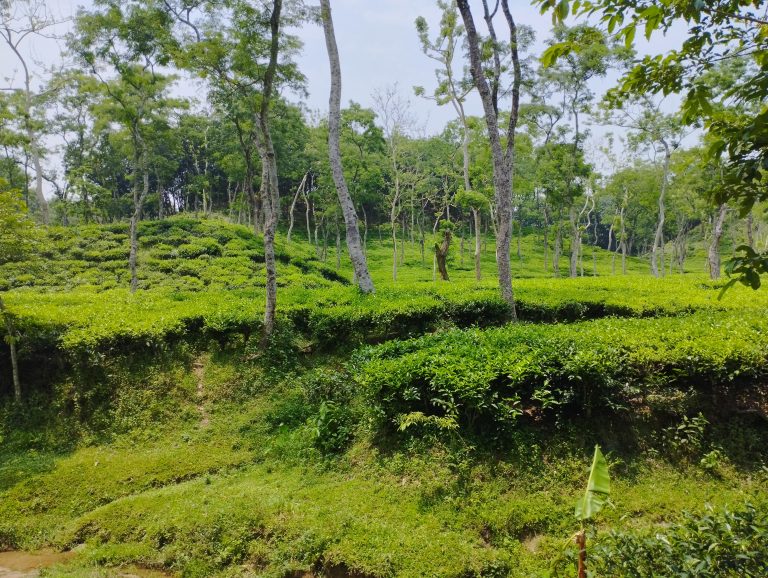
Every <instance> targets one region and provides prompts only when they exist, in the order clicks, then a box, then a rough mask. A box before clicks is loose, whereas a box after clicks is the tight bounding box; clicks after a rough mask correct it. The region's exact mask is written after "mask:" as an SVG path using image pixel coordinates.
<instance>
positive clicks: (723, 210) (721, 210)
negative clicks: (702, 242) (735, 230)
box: [708, 203, 728, 279]
mask: <svg viewBox="0 0 768 578" xmlns="http://www.w3.org/2000/svg"><path fill="white" fill-rule="evenodd" d="M727 214H728V205H726V204H725V203H723V204H722V205H720V206H719V207H718V209H717V216H716V217H715V222H714V225H713V227H712V240H711V241H710V244H709V253H708V256H709V277H710V279H719V278H720V239H721V238H722V236H723V225H724V224H725V216H726V215H727Z"/></svg>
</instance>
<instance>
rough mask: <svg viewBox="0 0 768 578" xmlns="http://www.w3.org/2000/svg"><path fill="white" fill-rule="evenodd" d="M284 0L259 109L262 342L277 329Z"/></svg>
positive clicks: (274, 23)
mask: <svg viewBox="0 0 768 578" xmlns="http://www.w3.org/2000/svg"><path fill="white" fill-rule="evenodd" d="M282 4H283V3H282V0H273V4H272V14H271V17H270V20H269V24H270V32H271V34H270V50H269V63H268V64H267V70H266V72H265V73H264V92H263V94H262V98H261V107H260V110H259V131H258V132H257V135H258V138H257V139H256V144H257V147H258V149H259V156H260V157H261V165H262V170H261V200H262V203H263V204H264V268H265V269H266V273H267V283H266V299H265V303H264V333H263V336H262V344H263V345H266V343H267V340H268V339H269V337H270V336H271V335H272V332H273V331H274V329H275V314H276V311H277V264H276V261H275V234H276V232H277V221H278V219H279V217H280V197H279V189H278V182H277V159H276V157H275V148H274V145H273V143H272V132H271V129H270V126H269V108H270V104H271V100H272V91H273V90H272V86H273V82H274V78H275V72H276V70H277V57H278V49H279V33H280V11H281V9H282Z"/></svg>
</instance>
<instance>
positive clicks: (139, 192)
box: [128, 127, 149, 293]
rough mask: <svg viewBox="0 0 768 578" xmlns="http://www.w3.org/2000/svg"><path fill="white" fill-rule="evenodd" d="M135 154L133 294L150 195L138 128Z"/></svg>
mask: <svg viewBox="0 0 768 578" xmlns="http://www.w3.org/2000/svg"><path fill="white" fill-rule="evenodd" d="M134 130H135V131H136V132H135V134H134V153H133V162H134V169H133V214H132V215H131V223H130V243H131V249H130V253H129V254H128V268H129V269H130V272H131V293H135V292H136V289H138V287H139V276H138V271H137V261H138V254H139V239H138V229H139V220H140V219H141V209H142V207H143V205H144V199H145V198H146V196H147V194H148V193H149V170H148V168H147V158H146V155H147V151H146V148H145V145H144V141H143V139H142V137H141V135H139V134H138V127H136V128H135V129H134ZM139 174H143V187H142V185H141V183H140V182H139Z"/></svg>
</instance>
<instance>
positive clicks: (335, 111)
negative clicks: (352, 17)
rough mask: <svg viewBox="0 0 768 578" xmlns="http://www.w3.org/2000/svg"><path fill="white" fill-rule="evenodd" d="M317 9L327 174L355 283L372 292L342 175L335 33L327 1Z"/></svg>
mask: <svg viewBox="0 0 768 578" xmlns="http://www.w3.org/2000/svg"><path fill="white" fill-rule="evenodd" d="M320 9H321V11H322V15H321V16H322V20H323V31H324V33H325V45H326V48H327V50H328V60H329V63H330V67H331V94H330V97H329V101H328V155H329V160H330V163H331V173H332V175H333V182H334V184H335V185H336V193H337V194H338V197H339V204H340V205H341V212H342V214H343V215H344V225H345V227H346V231H347V235H346V239H347V249H348V250H349V258H350V260H351V261H352V267H353V269H354V271H355V280H356V281H357V286H358V287H359V288H360V290H361V291H362V292H363V293H373V292H374V290H375V289H374V286H373V281H372V280H371V274H370V273H369V271H368V262H367V259H366V256H365V251H364V250H363V247H362V245H361V242H360V230H359V229H358V227H357V212H356V211H355V205H354V204H353V203H352V197H351V195H350V194H349V189H348V188H347V181H346V179H345V178H344V170H343V168H342V163H341V149H340V145H339V138H340V125H341V64H340V62H339V50H338V47H337V46H336V35H335V33H334V29H333V16H332V14H331V3H330V0H320ZM361 154H362V149H361Z"/></svg>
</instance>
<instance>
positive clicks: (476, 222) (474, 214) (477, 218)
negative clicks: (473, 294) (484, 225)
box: [472, 209, 482, 281]
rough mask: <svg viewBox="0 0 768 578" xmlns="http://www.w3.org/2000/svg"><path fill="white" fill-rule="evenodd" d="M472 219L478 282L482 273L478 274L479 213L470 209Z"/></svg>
mask: <svg viewBox="0 0 768 578" xmlns="http://www.w3.org/2000/svg"><path fill="white" fill-rule="evenodd" d="M472 218H473V219H474V223H475V279H476V280H477V281H480V279H481V277H482V273H481V272H480V211H479V210H478V209H472Z"/></svg>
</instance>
